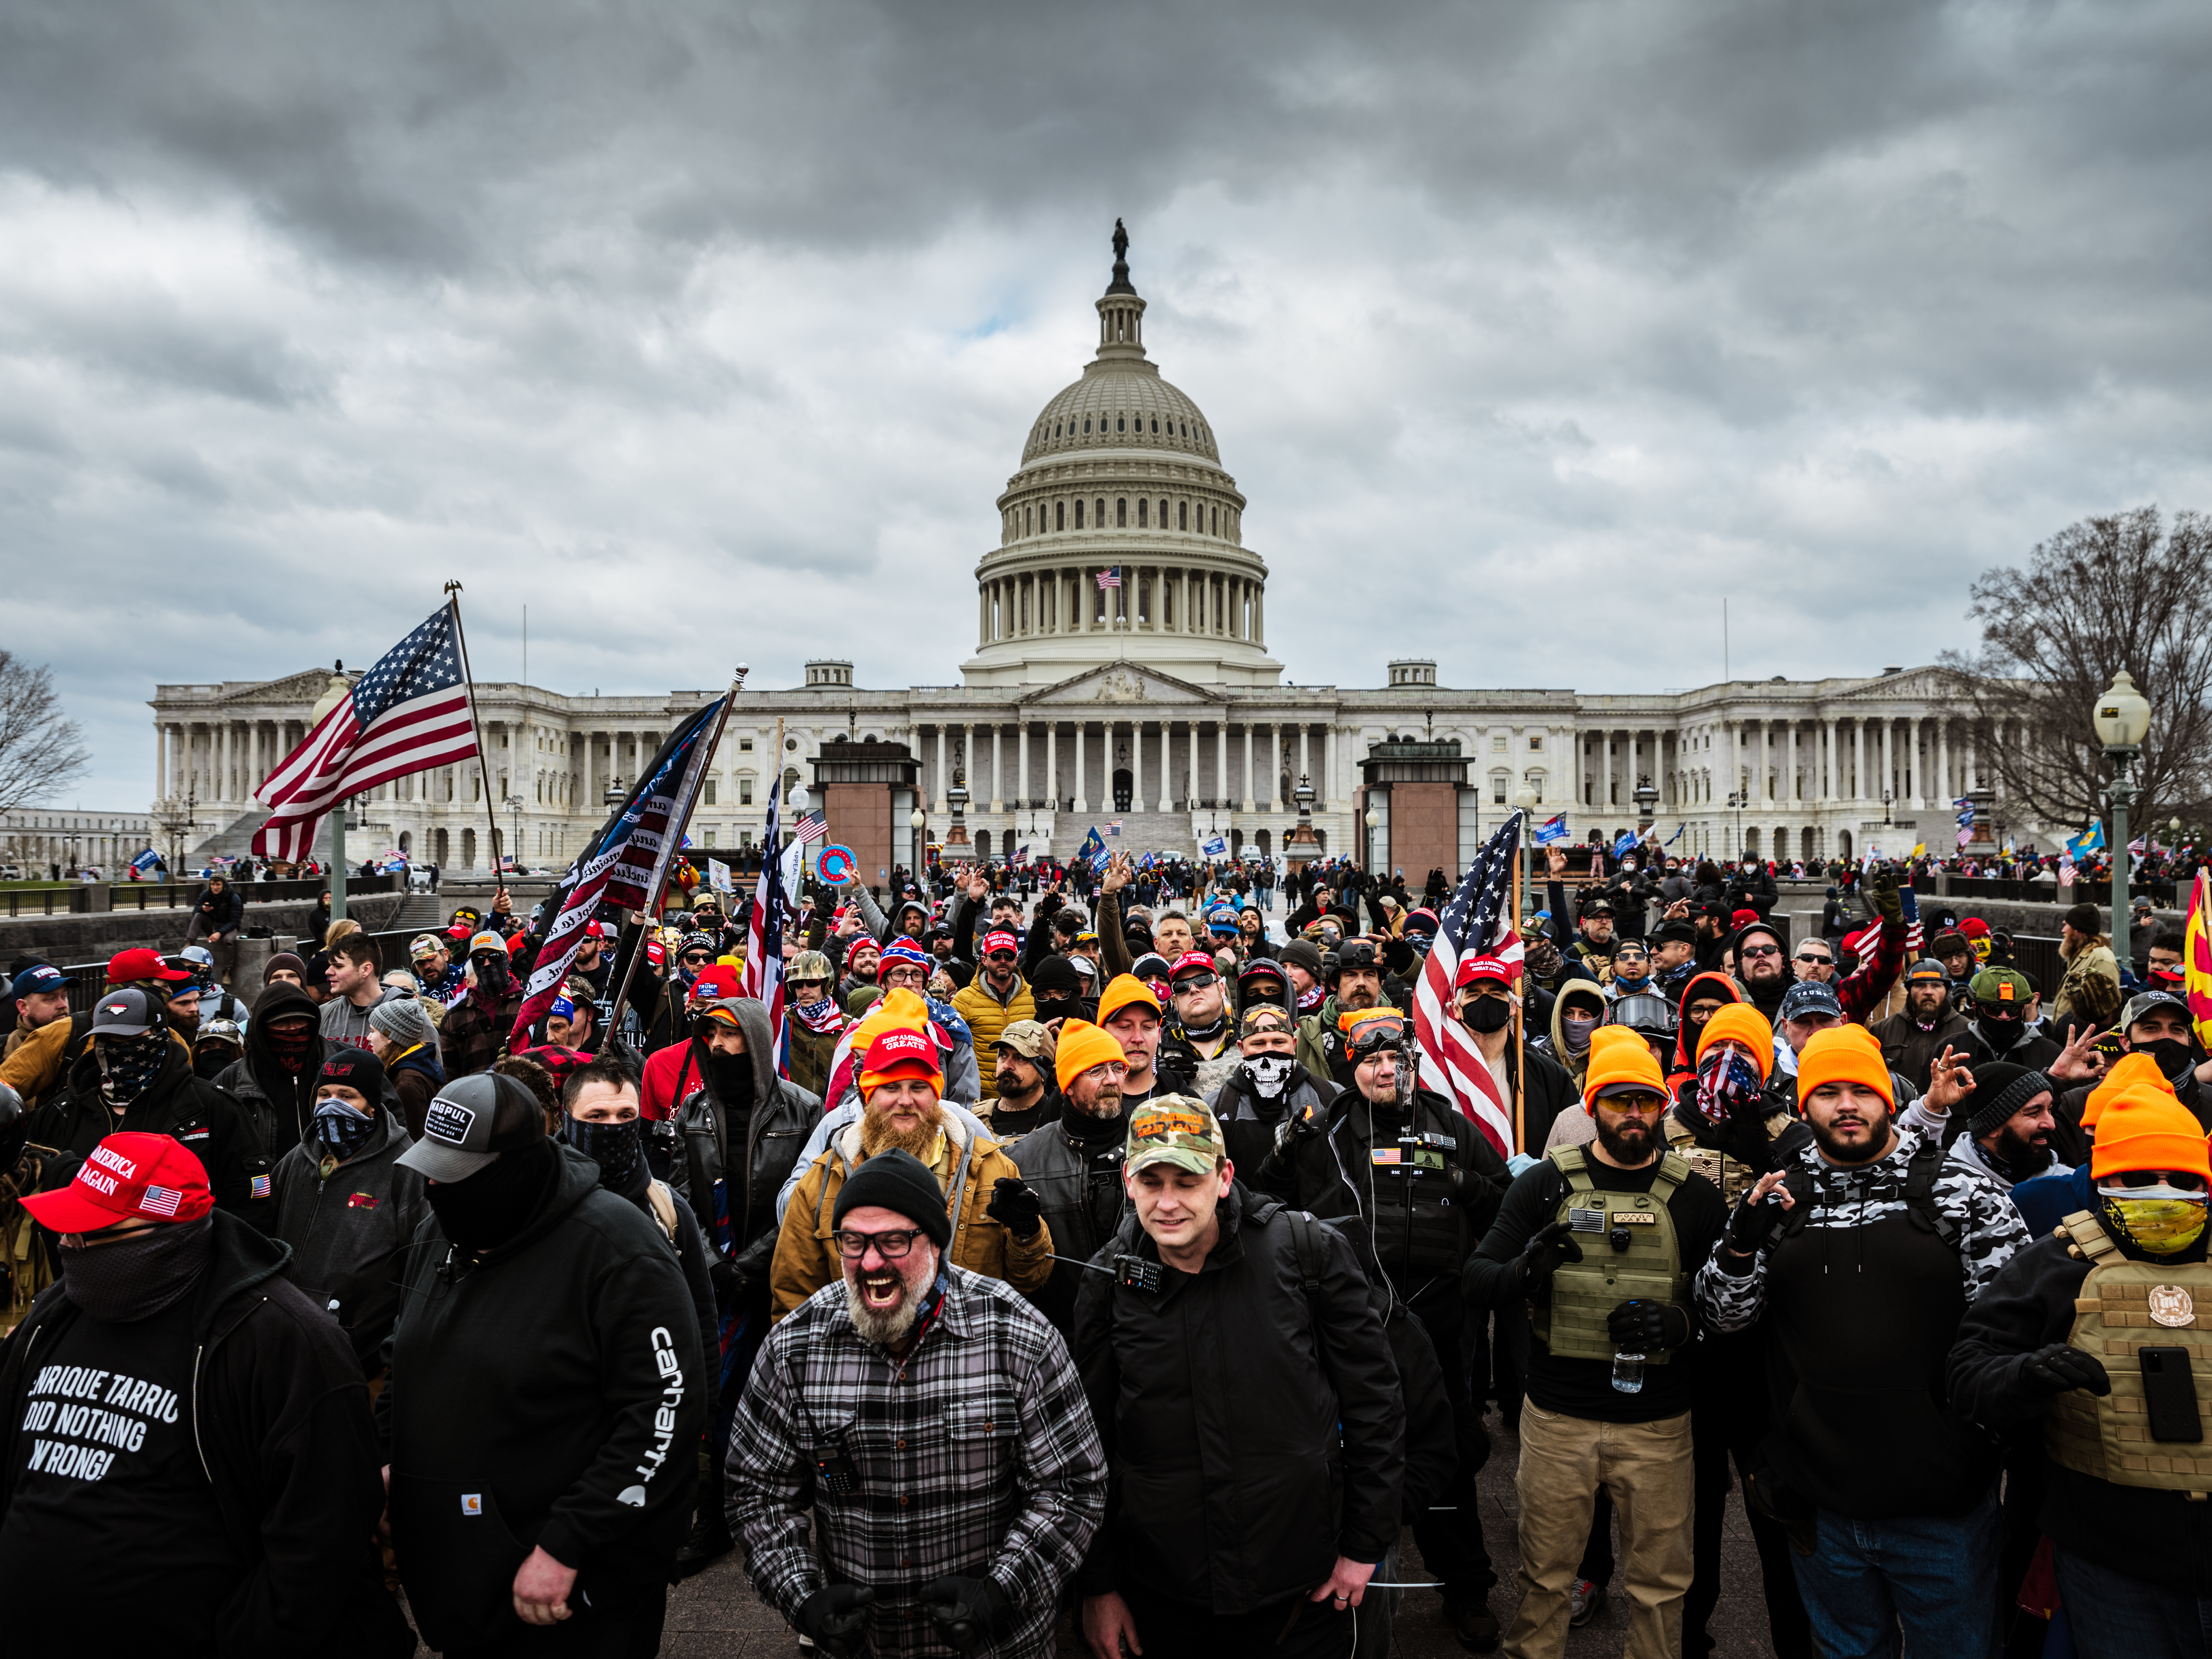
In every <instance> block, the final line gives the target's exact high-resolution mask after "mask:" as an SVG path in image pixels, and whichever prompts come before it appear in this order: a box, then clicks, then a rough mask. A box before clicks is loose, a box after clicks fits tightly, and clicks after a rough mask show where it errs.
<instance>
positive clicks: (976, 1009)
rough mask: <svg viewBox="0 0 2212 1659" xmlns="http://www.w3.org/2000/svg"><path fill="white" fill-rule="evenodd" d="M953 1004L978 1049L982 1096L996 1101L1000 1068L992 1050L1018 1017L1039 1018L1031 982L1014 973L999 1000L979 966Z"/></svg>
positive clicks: (953, 996) (954, 998)
mask: <svg viewBox="0 0 2212 1659" xmlns="http://www.w3.org/2000/svg"><path fill="white" fill-rule="evenodd" d="M952 1006H954V1007H955V1008H957V1010H959V1012H960V1018H963V1019H964V1020H966V1021H967V1022H968V1033H969V1036H970V1037H971V1038H972V1039H973V1040H974V1042H975V1069H976V1070H977V1071H978V1072H980V1073H982V1078H981V1084H982V1092H983V1098H984V1100H985V1101H986V1102H989V1101H994V1100H996V1099H997V1098H998V1097H999V1077H998V1072H999V1067H998V1064H997V1061H996V1060H995V1058H994V1054H993V1052H992V1051H993V1050H994V1049H995V1048H997V1047H998V1044H999V1033H1000V1032H1001V1031H1003V1030H1006V1027H1008V1026H1009V1025H1012V1024H1013V1023H1014V1022H1015V1021H1016V1020H1018V1019H1035V1018H1036V998H1035V997H1033V996H1031V995H1030V982H1029V981H1027V980H1025V979H1024V978H1023V977H1022V976H1021V975H1019V974H1017V975H1014V988H1013V992H1012V994H1011V995H1010V996H1008V997H1007V999H1006V1000H1005V1001H1004V1002H1000V1000H999V999H998V998H996V997H994V996H993V995H992V994H991V987H989V986H987V985H986V984H985V983H984V982H983V975H982V972H981V969H978V970H977V972H976V975H975V978H974V979H973V980H971V981H969V984H968V988H967V989H966V990H964V991H956V992H954V993H953V995H952Z"/></svg>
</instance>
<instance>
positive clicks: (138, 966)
mask: <svg viewBox="0 0 2212 1659" xmlns="http://www.w3.org/2000/svg"><path fill="white" fill-rule="evenodd" d="M190 978H191V975H190V974H189V973H186V972H185V971H184V970H183V969H179V968H172V967H170V966H169V965H168V964H167V963H164V962H163V961H162V960H161V952H160V951H155V950H153V949H150V948H149V947H148V946H146V945H139V946H137V948H135V949H133V950H129V951H117V952H116V953H115V954H114V955H113V956H112V957H108V959H107V982H108V983H109V984H110V985H136V984H137V983H138V982H139V981H141V980H149V979H158V980H161V981H166V982H167V983H168V984H171V985H174V984H177V983H178V982H179V981H183V980H188V979H190Z"/></svg>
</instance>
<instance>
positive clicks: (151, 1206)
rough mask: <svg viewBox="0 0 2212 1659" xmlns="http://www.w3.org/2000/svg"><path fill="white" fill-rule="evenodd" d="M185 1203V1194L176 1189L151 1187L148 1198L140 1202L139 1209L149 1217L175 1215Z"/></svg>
mask: <svg viewBox="0 0 2212 1659" xmlns="http://www.w3.org/2000/svg"><path fill="white" fill-rule="evenodd" d="M184 1201H185V1195H184V1194H183V1193H181V1192H179V1191H178V1189H177V1188H174V1187H149V1188H147V1189H146V1196H145V1197H143V1198H142V1199H140V1200H138V1207H139V1208H140V1209H142V1210H143V1211H144V1212H146V1213H147V1214H148V1215H174V1214H176V1212H177V1206H178V1205H179V1204H181V1203H183V1202H184Z"/></svg>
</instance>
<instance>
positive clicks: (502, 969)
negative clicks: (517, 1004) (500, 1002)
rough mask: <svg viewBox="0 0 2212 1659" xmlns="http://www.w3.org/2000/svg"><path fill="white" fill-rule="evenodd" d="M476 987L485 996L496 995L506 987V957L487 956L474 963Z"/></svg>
mask: <svg viewBox="0 0 2212 1659" xmlns="http://www.w3.org/2000/svg"><path fill="white" fill-rule="evenodd" d="M476 969H477V989H478V990H480V991H482V992H483V994H485V995H486V996H497V995H499V994H501V992H503V991H505V990H506V989H507V958H506V957H493V956H487V957H484V958H483V960H481V961H480V962H478V963H477V964H476Z"/></svg>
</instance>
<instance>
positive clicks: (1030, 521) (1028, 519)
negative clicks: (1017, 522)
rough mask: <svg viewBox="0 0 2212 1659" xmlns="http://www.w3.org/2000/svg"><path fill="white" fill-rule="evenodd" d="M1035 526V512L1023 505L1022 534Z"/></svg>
mask: <svg viewBox="0 0 2212 1659" xmlns="http://www.w3.org/2000/svg"><path fill="white" fill-rule="evenodd" d="M1034 529H1036V515H1035V513H1033V511H1032V510H1031V509H1030V508H1029V507H1024V508H1023V509H1022V534H1023V535H1024V536H1026V535H1028V534H1029V533H1030V531H1032V530H1034Z"/></svg>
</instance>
